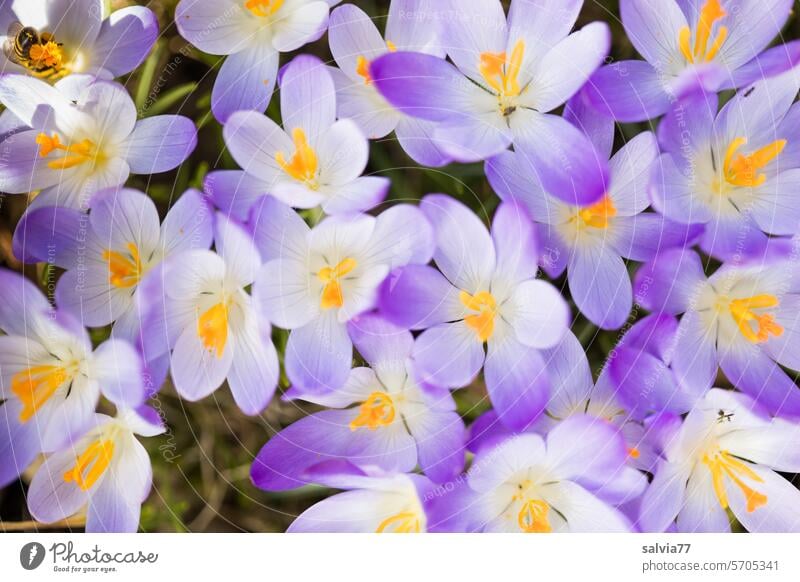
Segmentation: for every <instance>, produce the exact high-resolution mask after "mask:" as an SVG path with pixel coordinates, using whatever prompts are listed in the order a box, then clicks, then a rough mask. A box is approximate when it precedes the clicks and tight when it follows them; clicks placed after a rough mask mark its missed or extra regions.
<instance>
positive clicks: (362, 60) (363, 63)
mask: <svg viewBox="0 0 800 582" xmlns="http://www.w3.org/2000/svg"><path fill="white" fill-rule="evenodd" d="M386 48H388V49H389V52H392V53H393V52H397V46H396V45H395V44H394V43H393V42H392V41H390V40H387V41H386ZM356 73H357V74H358V75H359V76H360V77H361V78H363V79H364V84H365V85H371V84H372V75H370V74H369V60H368V59H367V57H365V56H364V55H359V57H358V58H357V59H356Z"/></svg>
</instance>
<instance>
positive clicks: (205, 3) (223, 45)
mask: <svg viewBox="0 0 800 582" xmlns="http://www.w3.org/2000/svg"><path fill="white" fill-rule="evenodd" d="M250 19H251V15H250V14H249V13H248V11H247V10H245V9H244V6H243V4H242V3H241V2H236V1H234V0H222V1H220V0H181V1H180V2H178V6H176V8H175V25H176V26H177V27H178V32H179V33H180V35H181V36H182V37H183V38H185V39H186V40H188V41H189V42H190V43H192V44H193V45H194V46H196V47H197V48H199V49H200V50H201V51H203V52H206V53H210V54H212V55H230V54H233V53H236V52H239V51H241V50H242V49H244V48H245V47H246V46H247V45H248V44H250V42H252V38H251V36H250V35H248V34H245V33H244V31H245V30H246V29H247V25H248V24H249V22H250Z"/></svg>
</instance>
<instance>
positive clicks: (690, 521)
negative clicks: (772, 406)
mask: <svg viewBox="0 0 800 582" xmlns="http://www.w3.org/2000/svg"><path fill="white" fill-rule="evenodd" d="M675 425H676V428H675V429H674V430H672V431H671V432H670V433H669V434H668V436H666V437H665V447H664V457H663V459H662V460H661V462H660V463H659V466H658V468H657V469H656V471H655V475H654V478H653V482H652V483H651V485H650V487H649V489H648V490H647V491H646V492H645V494H644V497H643V498H642V506H641V515H640V517H639V523H640V525H641V526H642V528H643V529H644V530H645V531H653V532H661V531H664V530H665V529H667V527H669V526H670V525H671V524H672V523H673V522H674V521H676V520H677V529H678V531H680V532H691V533H694V532H730V521H729V519H728V513H727V511H726V510H730V511H731V512H732V513H733V515H734V516H735V517H736V519H737V520H739V522H740V523H741V524H742V525H743V526H744V527H745V528H746V529H747V530H748V531H750V532H756V533H759V532H796V531H797V525H798V523H800V491H798V490H797V488H796V487H795V486H794V485H792V484H791V483H790V482H789V481H787V480H786V479H784V478H783V477H781V476H780V475H778V474H777V473H776V471H782V472H785V473H797V472H798V471H800V427H798V426H797V425H796V424H794V423H790V422H787V421H785V420H781V419H778V418H769V416H766V415H764V414H763V412H762V411H760V410H759V409H758V406H757V405H756V403H755V402H754V401H753V399H752V398H750V397H748V396H746V395H744V394H738V393H735V392H732V391H728V390H721V389H718V388H714V389H712V390H709V392H708V393H707V394H706V395H705V397H704V398H703V399H702V400H701V401H700V402H698V404H697V406H696V407H695V408H694V409H692V411H691V412H690V413H689V415H688V416H687V417H686V420H684V422H683V424H682V425H681V424H680V423H675Z"/></svg>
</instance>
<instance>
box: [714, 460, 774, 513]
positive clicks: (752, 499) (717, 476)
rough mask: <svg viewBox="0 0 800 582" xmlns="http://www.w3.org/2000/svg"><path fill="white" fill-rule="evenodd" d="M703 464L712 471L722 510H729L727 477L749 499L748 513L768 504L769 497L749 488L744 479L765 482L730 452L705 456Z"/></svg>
mask: <svg viewBox="0 0 800 582" xmlns="http://www.w3.org/2000/svg"><path fill="white" fill-rule="evenodd" d="M703 464H705V465H706V466H707V467H708V470H709V471H711V480H712V483H713V486H714V493H715V494H716V495H717V499H718V500H719V504H720V506H721V507H722V509H728V493H727V491H725V477H726V476H727V477H728V478H729V479H730V480H731V481H733V483H734V485H736V486H737V487H739V489H741V490H742V493H744V496H745V499H747V512H748V513H753V512H754V511H755V510H756V509H758V508H759V507H762V506H764V505H766V504H767V496H766V495H763V494H762V493H759V492H758V491H756V490H754V489H753V488H752V487H750V486H748V485H747V484H746V483H745V482H744V481H743V478H747V479H750V480H751V481H755V482H757V483H763V482H764V480H763V479H762V478H761V477H759V476H758V475H757V474H756V472H755V471H753V470H752V469H751V468H750V467H748V466H747V465H745V464H744V463H742V462H741V461H739V460H737V459H736V458H734V457H733V456H732V455H731V454H730V453H729V452H728V451H717V452H715V453H712V454H710V455H709V454H705V455H703Z"/></svg>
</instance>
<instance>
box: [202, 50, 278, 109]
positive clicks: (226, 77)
mask: <svg viewBox="0 0 800 582" xmlns="http://www.w3.org/2000/svg"><path fill="white" fill-rule="evenodd" d="M277 75H278V52H277V51H276V50H275V49H273V48H272V47H271V46H269V45H257V46H249V47H247V48H245V49H244V50H242V51H240V52H237V53H236V54H232V55H230V56H228V57H227V58H226V59H225V62H223V63H222V67H220V70H219V73H218V74H217V79H216V81H214V88H213V90H212V91H211V110H212V111H213V112H214V117H216V118H217V121H219V122H220V123H225V122H226V121H227V120H228V118H229V117H230V116H231V115H232V114H233V113H235V112H236V111H242V110H249V111H258V112H263V111H264V110H265V109H266V108H267V105H269V101H270V99H271V98H272V91H273V89H274V87H275V80H276V77H277Z"/></svg>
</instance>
